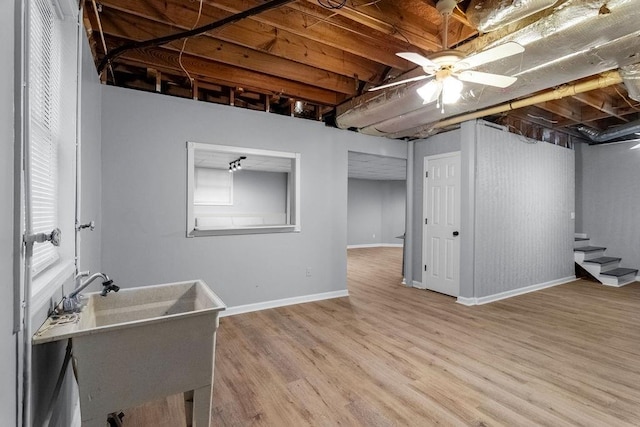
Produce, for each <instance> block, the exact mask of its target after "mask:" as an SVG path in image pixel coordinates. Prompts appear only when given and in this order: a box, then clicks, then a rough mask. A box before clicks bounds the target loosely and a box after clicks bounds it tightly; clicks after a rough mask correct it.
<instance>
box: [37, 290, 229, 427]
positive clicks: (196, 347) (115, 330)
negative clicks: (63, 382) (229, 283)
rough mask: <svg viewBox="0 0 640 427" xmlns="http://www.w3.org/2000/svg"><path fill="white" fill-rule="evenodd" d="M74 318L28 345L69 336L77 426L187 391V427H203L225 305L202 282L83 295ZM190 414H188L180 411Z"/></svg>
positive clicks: (44, 330) (58, 321)
mask: <svg viewBox="0 0 640 427" xmlns="http://www.w3.org/2000/svg"><path fill="white" fill-rule="evenodd" d="M83 302H85V306H84V307H83V309H82V311H81V312H80V313H78V314H77V315H71V316H61V317H55V316H52V317H50V318H48V319H47V320H46V321H45V323H44V324H43V325H42V326H41V327H40V329H39V330H38V331H37V332H36V334H35V335H34V337H33V343H34V344H42V343H46V342H52V341H58V340H62V339H67V338H70V339H71V340H72V346H73V358H74V360H75V362H76V366H77V369H76V371H77V380H78V389H79V393H80V410H81V414H82V425H83V426H93V425H96V426H104V425H105V420H106V418H107V415H108V414H110V413H112V412H117V411H120V410H122V409H126V408H130V407H132V406H136V405H139V404H141V403H144V402H146V401H149V400H154V399H159V398H162V397H164V396H168V395H172V394H176V393H180V392H185V393H186V395H188V396H189V397H190V396H191V394H192V393H191V392H193V425H195V426H198V427H200V426H208V425H209V419H210V412H211V394H212V384H213V365H214V354H215V334H216V330H217V328H218V314H219V312H220V311H222V310H224V309H225V308H226V306H225V304H224V303H223V302H222V300H221V299H220V298H219V297H218V296H216V294H215V293H213V291H211V289H210V288H209V287H208V286H207V285H206V283H204V282H203V281H202V280H194V281H187V282H177V283H167V284H162V285H154V286H143V287H138V288H127V289H121V290H120V292H118V293H110V294H108V295H107V296H106V297H103V296H101V295H100V294H99V293H90V294H85V295H84V299H83ZM188 412H190V411H188Z"/></svg>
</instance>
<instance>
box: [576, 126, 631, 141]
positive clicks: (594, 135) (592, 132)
mask: <svg viewBox="0 0 640 427" xmlns="http://www.w3.org/2000/svg"><path fill="white" fill-rule="evenodd" d="M577 129H578V131H579V132H580V133H581V134H583V135H584V136H586V137H587V138H589V140H590V141H591V142H593V143H595V144H602V143H604V142H609V141H613V140H614V139H617V138H622V137H624V136H627V135H631V134H632V133H638V132H640V120H635V121H633V122H630V123H625V124H623V125H620V126H616V127H612V128H609V129H607V130H605V131H599V130H596V129H592V128H590V127H587V126H578V127H577ZM591 145H593V144H591Z"/></svg>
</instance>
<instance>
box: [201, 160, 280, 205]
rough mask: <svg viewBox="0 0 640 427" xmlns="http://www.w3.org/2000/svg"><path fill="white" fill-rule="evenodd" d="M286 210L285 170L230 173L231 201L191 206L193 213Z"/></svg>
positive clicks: (244, 170)
mask: <svg viewBox="0 0 640 427" xmlns="http://www.w3.org/2000/svg"><path fill="white" fill-rule="evenodd" d="M227 173H228V172H227ZM286 211H287V174H286V173H284V172H263V171H251V170H246V169H243V170H241V171H239V172H235V173H234V174H233V205H231V206H195V209H194V212H195V214H196V215H199V214H206V213H267V212H268V213H285V212H286Z"/></svg>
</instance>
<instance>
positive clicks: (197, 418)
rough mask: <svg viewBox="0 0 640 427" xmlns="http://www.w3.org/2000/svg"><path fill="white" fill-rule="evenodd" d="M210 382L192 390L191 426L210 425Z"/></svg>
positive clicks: (205, 426) (203, 426) (211, 389)
mask: <svg viewBox="0 0 640 427" xmlns="http://www.w3.org/2000/svg"><path fill="white" fill-rule="evenodd" d="M212 391H213V388H212V387H211V384H209V385H208V386H206V387H202V388H199V389H196V390H194V391H193V427H210V425H211V397H212V396H211V393H212Z"/></svg>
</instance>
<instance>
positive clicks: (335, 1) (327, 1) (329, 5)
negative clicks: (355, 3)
mask: <svg viewBox="0 0 640 427" xmlns="http://www.w3.org/2000/svg"><path fill="white" fill-rule="evenodd" d="M318 4H319V5H320V6H322V7H324V8H325V9H342V8H343V7H344V5H345V4H347V0H318Z"/></svg>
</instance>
